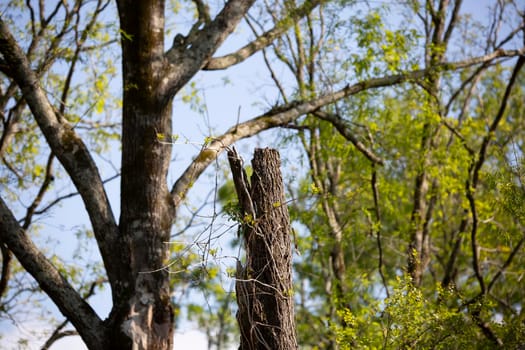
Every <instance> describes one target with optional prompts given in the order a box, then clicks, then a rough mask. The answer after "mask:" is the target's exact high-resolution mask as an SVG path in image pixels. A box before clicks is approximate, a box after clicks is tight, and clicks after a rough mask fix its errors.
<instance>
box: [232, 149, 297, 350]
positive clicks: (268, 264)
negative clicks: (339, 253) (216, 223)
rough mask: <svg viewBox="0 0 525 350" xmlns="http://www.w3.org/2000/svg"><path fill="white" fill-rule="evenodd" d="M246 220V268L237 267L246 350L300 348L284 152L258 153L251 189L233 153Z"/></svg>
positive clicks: (242, 346)
mask: <svg viewBox="0 0 525 350" xmlns="http://www.w3.org/2000/svg"><path fill="white" fill-rule="evenodd" d="M228 156H229V157H228V158H229V161H230V165H231V168H232V173H233V176H234V182H235V188H236V191H237V194H238V197H239V203H240V206H241V213H242V218H243V223H242V233H243V235H244V242H245V248H246V264H245V266H244V267H243V266H242V265H241V264H240V263H239V264H238V266H237V283H236V293H237V303H238V305H239V310H238V312H237V320H238V323H239V328H240V331H241V339H240V347H239V349H240V350H259V349H272V350H289V349H290V350H291V349H297V348H298V347H297V340H296V336H295V321H294V307H293V283H292V249H291V238H290V218H289V215H288V208H287V207H286V205H285V202H284V186H283V181H282V175H281V171H280V158H279V153H278V152H277V151H276V150H274V149H268V148H266V149H256V150H255V154H254V158H253V160H252V167H253V175H252V177H251V186H250V185H249V184H248V183H246V182H245V180H244V179H245V174H244V171H243V169H242V164H241V161H240V158H239V157H238V156H237V155H236V153H235V152H234V151H230V152H229V154H228Z"/></svg>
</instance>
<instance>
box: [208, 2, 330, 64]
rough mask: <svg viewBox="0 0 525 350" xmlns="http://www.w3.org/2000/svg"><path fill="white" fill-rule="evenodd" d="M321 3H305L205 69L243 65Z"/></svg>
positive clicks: (211, 60) (213, 59) (213, 60)
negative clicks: (255, 37)
mask: <svg viewBox="0 0 525 350" xmlns="http://www.w3.org/2000/svg"><path fill="white" fill-rule="evenodd" d="M321 3H322V0H312V1H305V2H304V3H303V4H302V5H301V6H300V7H298V8H296V9H293V10H292V11H290V13H288V14H286V15H285V16H284V17H283V19H281V20H280V21H279V22H278V23H277V24H276V25H275V27H273V28H272V29H270V30H268V31H266V32H265V33H263V34H261V35H260V36H259V37H258V38H257V39H255V40H254V41H252V42H251V43H249V44H247V45H245V46H244V47H242V48H241V49H239V50H237V51H236V52H234V53H230V54H228V55H225V56H222V57H216V58H212V59H210V60H209V61H208V63H207V64H206V65H205V66H204V68H203V69H204V70H218V69H225V68H228V67H230V66H233V65H235V64H238V63H241V62H242V61H244V60H246V59H247V58H248V57H250V56H252V55H253V54H255V53H256V52H258V51H259V50H261V49H263V48H265V47H267V46H269V45H271V44H272V43H273V42H274V41H275V39H276V38H277V37H279V36H281V35H282V34H283V33H284V32H286V31H287V30H288V29H289V28H290V27H291V26H292V25H293V24H294V23H295V22H296V21H297V20H299V19H300V18H302V17H305V16H307V15H308V14H309V13H310V12H312V10H313V9H314V8H316V7H317V6H318V5H319V4H321Z"/></svg>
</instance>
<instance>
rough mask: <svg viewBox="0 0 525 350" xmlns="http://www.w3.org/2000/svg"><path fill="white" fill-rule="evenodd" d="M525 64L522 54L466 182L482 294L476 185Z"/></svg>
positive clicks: (483, 282) (475, 267) (476, 271)
mask: <svg viewBox="0 0 525 350" xmlns="http://www.w3.org/2000/svg"><path fill="white" fill-rule="evenodd" d="M524 64H525V56H520V57H519V58H518V61H517V62H516V66H515V67H514V70H513V72H512V75H511V77H510V79H509V83H508V84H507V87H506V89H505V93H504V94H503V98H502V100H501V105H500V107H499V110H498V113H497V114H496V116H495V118H494V120H493V121H492V124H491V125H490V127H489V130H488V132H487V134H486V135H485V137H484V138H483V141H482V144H481V147H480V150H479V153H478V154H477V161H476V162H475V163H474V162H473V163H472V164H471V167H470V169H469V170H470V174H471V177H470V178H469V179H468V180H467V182H466V194H467V199H468V201H469V205H470V210H471V214H472V229H471V233H470V239H471V242H470V244H471V249H472V268H473V269H474V273H475V275H476V278H477V280H478V283H479V286H480V288H481V294H482V295H484V294H485V293H486V292H487V289H486V287H485V281H484V279H483V276H482V275H481V271H480V266H479V256H478V243H477V228H478V218H477V211H476V201H475V198H474V194H475V190H476V187H477V185H478V181H479V173H480V170H481V167H482V166H483V164H484V162H485V157H486V155H487V151H488V147H489V145H490V143H491V140H492V138H493V137H494V132H495V131H496V129H497V127H498V125H499V123H500V121H501V120H502V119H503V116H504V114H505V110H506V108H507V104H508V102H509V96H510V93H511V91H512V88H513V86H514V83H515V82H516V79H517V76H518V74H519V72H520V70H521V68H522V67H523V65H524Z"/></svg>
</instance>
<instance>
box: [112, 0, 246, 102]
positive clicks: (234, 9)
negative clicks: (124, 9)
mask: <svg viewBox="0 0 525 350" xmlns="http://www.w3.org/2000/svg"><path fill="white" fill-rule="evenodd" d="M122 2H124V1H122ZM254 2H255V0H229V1H228V2H227V3H226V5H224V7H223V9H222V10H221V12H220V13H219V14H218V15H217V16H216V17H215V19H214V20H213V21H211V22H209V23H208V24H207V25H205V26H204V28H202V29H201V30H199V31H197V32H195V33H191V35H189V36H188V37H187V38H186V37H184V36H182V35H180V34H179V35H177V36H176V37H175V40H174V42H173V46H172V47H171V48H170V49H169V50H168V51H167V52H166V54H165V57H166V58H167V61H168V62H169V65H168V66H167V67H166V71H165V74H164V75H163V76H164V79H162V81H161V83H160V91H161V92H162V94H163V96H164V97H165V98H170V97H171V96H174V95H175V93H176V92H177V91H178V90H179V89H180V88H182V86H184V85H185V84H186V83H187V82H188V81H189V80H190V79H191V78H192V77H193V76H194V74H195V73H196V72H197V71H199V70H200V69H202V67H204V66H206V65H207V63H208V61H209V59H210V58H211V56H212V55H213V54H214V53H215V51H216V50H217V49H218V47H219V46H220V45H221V44H222V43H223V42H224V40H226V38H227V37H228V36H229V35H230V34H231V33H232V32H233V30H234V29H235V27H236V26H237V24H238V23H239V22H240V20H241V19H242V18H243V17H244V16H245V15H246V13H247V12H248V10H249V9H250V7H251V6H252V5H253V3H254Z"/></svg>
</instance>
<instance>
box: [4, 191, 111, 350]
mask: <svg viewBox="0 0 525 350" xmlns="http://www.w3.org/2000/svg"><path fill="white" fill-rule="evenodd" d="M0 240H1V241H2V242H3V243H5V244H6V245H7V246H8V247H9V249H10V250H11V251H12V252H13V254H14V255H15V256H16V257H17V259H18V261H19V262H20V264H21V265H22V266H23V267H24V269H25V270H26V271H28V272H29V273H30V274H31V275H32V276H33V277H34V278H35V280H36V281H37V282H38V284H39V285H40V287H41V288H42V290H44V292H46V294H47V295H48V296H49V297H50V298H51V299H52V300H53V302H54V303H55V305H57V307H58V308H59V309H60V311H61V312H62V314H63V315H64V316H66V317H67V318H68V319H69V320H70V321H71V323H72V324H73V325H74V326H75V328H76V329H77V330H78V331H79V332H80V335H81V336H82V339H83V340H84V342H85V343H86V344H87V345H88V347H89V348H90V349H104V336H105V331H106V328H105V326H104V323H103V321H102V320H101V319H100V318H99V317H98V316H97V314H96V312H95V311H94V310H93V309H92V308H91V306H90V305H89V304H88V303H87V302H86V301H85V300H84V299H83V298H82V296H81V295H80V294H79V293H78V292H77V291H76V290H75V289H74V288H73V287H72V286H71V285H70V284H69V283H68V282H67V281H66V279H65V278H64V277H63V276H62V275H61V274H60V273H59V271H58V270H57V269H56V268H55V266H54V265H53V264H51V262H50V261H49V260H48V259H47V258H46V257H45V256H44V255H43V254H42V253H41V252H40V250H39V249H38V248H37V247H36V246H35V245H34V244H33V242H32V241H31V239H30V238H29V237H28V235H27V233H26V232H25V231H24V230H23V229H22V227H20V225H19V224H18V221H17V220H16V219H15V217H14V216H13V214H12V213H11V211H10V210H9V208H8V207H7V206H6V204H5V202H4V201H3V199H2V198H0Z"/></svg>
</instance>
